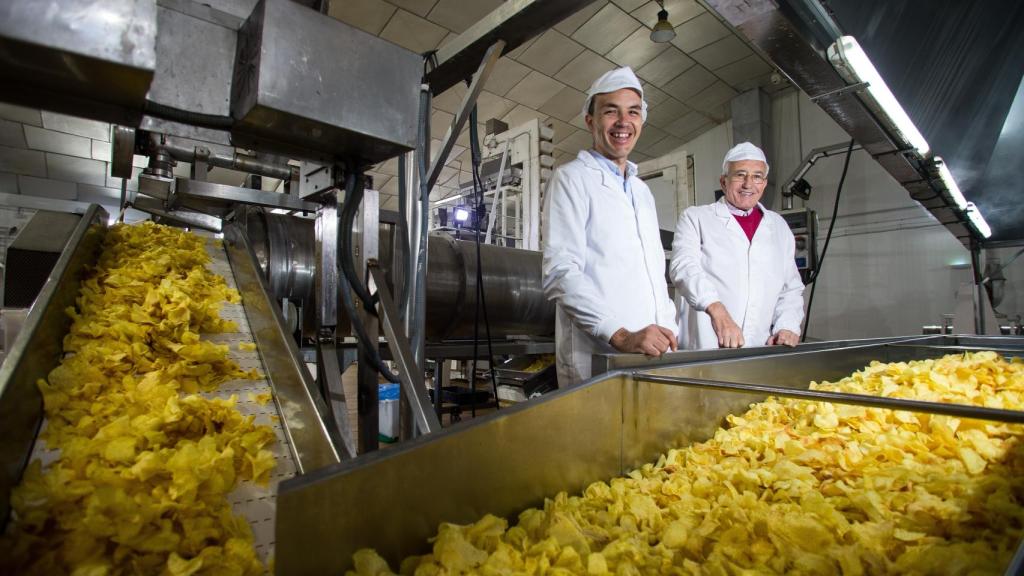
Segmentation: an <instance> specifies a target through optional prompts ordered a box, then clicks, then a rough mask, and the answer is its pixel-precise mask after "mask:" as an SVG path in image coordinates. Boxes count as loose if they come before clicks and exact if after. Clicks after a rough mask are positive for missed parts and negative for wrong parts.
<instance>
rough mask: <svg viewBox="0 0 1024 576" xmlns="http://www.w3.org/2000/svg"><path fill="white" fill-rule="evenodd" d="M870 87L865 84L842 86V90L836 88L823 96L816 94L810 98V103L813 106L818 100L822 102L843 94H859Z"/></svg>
mask: <svg viewBox="0 0 1024 576" xmlns="http://www.w3.org/2000/svg"><path fill="white" fill-rule="evenodd" d="M870 85H871V84H869V83H867V82H858V83H856V84H850V85H849V86H843V87H842V88H836V89H835V90H829V91H828V92H825V93H824V94H818V95H817V96H811V102H814V103H815V104H817V103H818V101H819V100H824V99H825V98H831V97H832V96H842V95H843V94H848V93H850V92H860V91H862V90H867V88H868V86H870Z"/></svg>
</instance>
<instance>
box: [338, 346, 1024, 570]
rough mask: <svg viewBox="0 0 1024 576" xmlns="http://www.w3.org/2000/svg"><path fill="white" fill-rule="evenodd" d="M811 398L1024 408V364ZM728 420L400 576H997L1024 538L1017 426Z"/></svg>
mask: <svg viewBox="0 0 1024 576" xmlns="http://www.w3.org/2000/svg"><path fill="white" fill-rule="evenodd" d="M811 387H812V388H815V389H820V390H831V391H838V392H852V393H860V394H874V395H885V396H892V397H899V398H910V399H917V400H930V401H937V402H958V403H964V404H973V405H978V406H1000V407H1005V408H1010V409H1017V410H1020V409H1022V408H1024V400H1022V395H1021V394H1022V391H1024V364H1022V363H1021V362H1020V361H1019V360H1017V359H1013V360H1007V359H1004V358H1001V357H999V356H998V355H997V354H995V353H993V352H976V353H965V354H956V355H949V356H946V357H943V358H938V359H932V360H922V361H916V362H905V363H904V362H894V363H889V364H884V363H880V362H872V363H871V365H869V366H867V367H865V368H864V369H863V370H861V371H859V372H857V373H855V374H853V375H851V376H850V377H848V378H844V379H843V380H840V381H839V382H835V383H829V382H821V383H812V385H811ZM727 420H728V422H729V424H728V427H727V428H723V429H720V430H718V431H717V432H716V433H715V434H714V436H713V437H712V439H710V440H708V441H706V442H702V443H698V444H692V445H690V446H687V447H685V448H679V449H671V450H669V451H668V452H667V453H666V454H664V455H663V456H661V457H660V458H658V460H657V461H656V462H655V463H652V464H646V465H644V466H642V467H640V468H638V469H636V470H633V471H630V472H629V473H628V474H627V475H626V476H625V477H623V478H614V479H612V480H610V481H608V482H595V483H593V484H591V485H590V486H588V487H586V488H585V489H584V490H583V492H582V493H581V494H580V495H569V494H567V493H564V492H563V493H560V494H558V495H556V496H555V497H553V498H550V499H548V500H546V501H545V503H544V506H543V508H533V509H529V510H526V511H524V512H522V513H521V514H520V515H519V517H518V523H517V524H515V525H513V526H511V527H507V525H506V524H504V523H501V522H498V521H497V520H496V519H493V517H486V518H485V519H487V526H488V532H487V539H486V545H484V541H482V540H480V539H479V538H474V537H472V536H470V533H472V532H473V527H472V526H473V525H471V526H469V527H463V526H454V525H451V524H443V525H442V526H441V529H440V532H439V535H438V537H437V538H436V540H435V544H434V553H433V554H427V555H425V556H418V557H415V556H414V557H410V558H407V559H406V560H405V561H404V562H402V564H401V567H402V573H403V574H421V575H422V574H444V573H451V572H452V571H453V570H467V571H473V572H479V573H484V574H505V573H507V574H540V573H548V574H556V573H572V574H583V573H586V574H609V573H611V574H665V573H674V574H843V575H844V576H854V575H862V574H907V573H916V574H967V573H970V574H984V573H989V574H995V573H1001V572H1002V570H1003V569H1004V567H1005V566H1006V565H1007V564H1008V563H1009V561H1010V558H1011V556H1012V555H1013V551H1014V550H1015V548H1016V546H1017V544H1018V542H1019V541H1020V539H1021V536H1022V522H1021V519H1022V518H1024V509H1022V507H1021V505H1020V502H1021V501H1022V499H1024V475H1021V474H1020V473H1019V471H1020V470H1022V469H1024V444H1022V440H1024V428H1022V427H1021V426H1019V425H1008V424H999V423H992V422H981V421H971V420H959V419H956V418H951V417H947V416H934V415H923V414H915V413H910V412H905V411H892V410H885V409H880V408H864V407H859V406H839V405H831V404H823V403H818V402H811V401H803V400H778V399H774V398H769V399H768V400H766V401H765V402H761V403H759V404H754V405H752V406H751V408H750V410H749V411H748V412H746V413H745V414H741V415H733V416H730V417H729V418H727ZM481 522H484V520H481ZM478 525H479V523H478ZM441 542H443V547H441V548H439V546H438V544H439V543H441ZM368 557H372V558H373V559H374V561H373V563H372V564H369V565H368V564H367V563H365V562H362V563H361V562H360V561H359V560H358V559H359V558H368ZM356 558H357V561H356V563H355V567H354V570H353V571H351V572H350V574H359V575H362V574H380V573H389V572H388V571H389V570H390V568H388V567H387V566H386V564H384V565H382V564H381V562H383V560H382V559H380V558H379V557H378V556H376V554H375V553H373V552H372V551H370V550H362V551H360V552H358V553H357V556H356ZM368 566H369V568H367V567H368Z"/></svg>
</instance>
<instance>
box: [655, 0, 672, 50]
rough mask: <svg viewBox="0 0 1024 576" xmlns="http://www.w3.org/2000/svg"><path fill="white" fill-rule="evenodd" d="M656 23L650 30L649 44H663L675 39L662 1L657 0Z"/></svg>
mask: <svg viewBox="0 0 1024 576" xmlns="http://www.w3.org/2000/svg"><path fill="white" fill-rule="evenodd" d="M658 6H661V10H659V11H658V23H657V24H655V25H654V28H652V29H651V42H658V43H659V44H660V43H664V42H668V41H670V40H672V39H673V38H675V37H676V29H675V28H673V27H672V24H670V23H669V21H668V10H665V2H664V0H658Z"/></svg>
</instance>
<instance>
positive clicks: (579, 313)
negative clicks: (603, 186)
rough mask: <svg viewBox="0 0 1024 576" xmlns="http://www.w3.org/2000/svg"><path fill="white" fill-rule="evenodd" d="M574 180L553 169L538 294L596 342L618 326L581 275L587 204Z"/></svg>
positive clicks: (578, 184)
mask: <svg viewBox="0 0 1024 576" xmlns="http://www.w3.org/2000/svg"><path fill="white" fill-rule="evenodd" d="M581 187H582V183H581V182H580V179H578V178H575V179H574V178H573V177H572V175H571V173H570V172H569V171H567V170H557V171H556V172H555V175H554V177H553V178H552V180H551V183H550V184H548V189H547V193H546V194H545V198H544V219H543V226H542V233H543V234H544V263H543V274H544V276H543V283H544V295H545V296H546V297H547V298H548V300H554V301H555V302H557V303H558V304H559V305H561V306H562V308H563V309H564V310H565V311H566V312H567V313H568V314H569V316H571V317H572V319H573V321H574V322H575V324H576V325H577V326H579V327H580V328H581V329H582V330H584V331H586V332H587V333H589V334H590V335H591V336H594V337H595V338H597V339H598V340H600V341H602V342H608V341H609V340H610V339H611V337H612V334H614V333H615V332H616V331H617V330H618V329H619V328H622V326H623V324H622V323H620V322H618V321H617V320H616V319H615V318H614V317H611V316H609V315H608V306H605V305H603V303H602V301H601V299H600V298H599V296H598V294H597V290H596V289H595V287H594V283H593V281H592V280H591V279H590V278H588V277H587V276H586V275H585V274H584V270H585V269H586V262H587V252H588V246H587V229H586V227H587V220H588V217H589V211H590V207H589V202H588V200H587V196H586V191H585V190H582V189H581Z"/></svg>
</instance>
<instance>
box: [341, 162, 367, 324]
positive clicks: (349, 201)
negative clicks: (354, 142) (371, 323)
mask: <svg viewBox="0 0 1024 576" xmlns="http://www.w3.org/2000/svg"><path fill="white" fill-rule="evenodd" d="M363 178H364V177H363V174H362V172H361V171H360V172H359V173H358V174H357V173H356V171H355V170H350V171H349V173H348V174H347V175H346V176H345V204H344V205H343V206H342V208H341V223H340V225H339V231H338V241H339V243H340V246H339V248H338V253H339V260H340V263H341V272H342V274H344V276H345V278H346V279H347V280H348V282H349V284H351V285H352V290H353V291H354V292H355V293H356V296H358V297H359V299H360V300H361V301H362V302H363V308H364V309H365V310H366V311H367V312H369V313H370V314H373V315H374V316H376V315H377V309H376V304H377V296H376V295H371V294H370V290H369V289H368V288H367V287H366V284H364V283H363V281H362V280H361V279H360V278H359V276H358V275H357V274H356V266H355V261H354V259H353V255H352V229H353V228H354V227H355V220H356V210H358V209H359V204H360V203H361V202H362V201H363V184H364V180H363Z"/></svg>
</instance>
